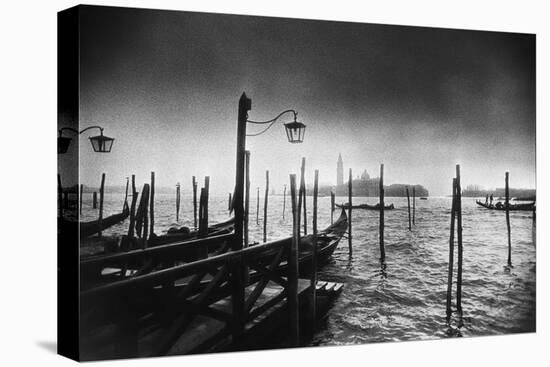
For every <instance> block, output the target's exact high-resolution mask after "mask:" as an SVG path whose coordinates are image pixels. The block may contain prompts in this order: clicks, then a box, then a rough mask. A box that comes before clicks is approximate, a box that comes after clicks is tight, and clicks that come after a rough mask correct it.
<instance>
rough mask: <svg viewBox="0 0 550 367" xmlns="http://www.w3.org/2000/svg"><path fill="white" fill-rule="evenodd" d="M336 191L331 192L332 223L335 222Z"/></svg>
mask: <svg viewBox="0 0 550 367" xmlns="http://www.w3.org/2000/svg"><path fill="white" fill-rule="evenodd" d="M335 196H336V195H334V192H332V191H331V192H330V224H333V223H334V209H335V199H336V197H335Z"/></svg>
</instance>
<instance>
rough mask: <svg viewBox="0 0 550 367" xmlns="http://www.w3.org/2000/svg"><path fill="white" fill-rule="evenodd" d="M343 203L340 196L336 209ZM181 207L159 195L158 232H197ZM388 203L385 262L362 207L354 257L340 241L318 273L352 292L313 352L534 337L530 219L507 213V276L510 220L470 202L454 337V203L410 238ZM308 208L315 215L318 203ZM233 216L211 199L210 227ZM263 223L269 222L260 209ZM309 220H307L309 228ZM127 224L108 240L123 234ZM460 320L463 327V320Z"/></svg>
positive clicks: (274, 201) (440, 207)
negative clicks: (450, 274) (450, 270)
mask: <svg viewBox="0 0 550 367" xmlns="http://www.w3.org/2000/svg"><path fill="white" fill-rule="evenodd" d="M90 196H91V195H90ZM123 197H124V194H107V195H106V199H105V210H106V213H105V215H110V214H114V213H116V212H119V211H120V210H121V208H122V200H123ZM287 200H288V198H287ZM308 200H311V198H308ZM346 200H347V199H346V198H337V199H336V202H344V201H346ZM181 202H182V211H181V212H180V218H182V219H183V220H180V222H179V223H175V192H174V194H162V193H159V194H156V195H155V232H156V233H157V234H161V233H163V232H165V231H166V230H167V229H168V228H169V227H171V226H174V225H180V226H181V225H187V226H192V221H193V214H192V210H193V209H192V205H191V198H190V197H189V196H188V195H187V196H186V195H185V193H184V194H182V199H181ZM261 202H262V203H263V200H261ZM356 202H357V203H358V204H361V203H369V204H374V203H376V202H377V199H376V198H354V204H355V203H356ZM386 202H387V203H388V204H390V203H394V204H395V207H396V209H395V210H392V211H387V212H386V215H385V221H386V230H385V239H384V240H385V246H386V247H385V248H386V259H385V262H383V263H381V262H380V248H379V242H378V241H379V240H378V212H376V211H367V210H359V209H358V210H354V211H353V257H351V258H350V257H349V255H348V247H347V240H345V239H343V240H342V242H341V243H340V245H339V247H338V248H337V249H336V251H335V253H334V255H333V258H332V259H331V261H330V262H329V263H328V264H327V265H326V266H325V267H324V268H323V269H322V270H321V271H320V274H319V278H320V279H323V280H330V281H338V282H342V283H344V284H345V287H344V290H343V292H342V294H341V295H340V297H339V298H338V300H337V301H336V303H335V305H334V307H333V308H332V309H331V310H330V313H329V317H328V319H327V320H326V323H325V326H324V327H322V328H320V330H319V331H318V332H317V333H316V335H315V337H314V340H313V341H312V344H313V345H339V344H351V343H366V342H382V341H398V340H411V339H415V340H416V339H432V338H442V337H448V336H461V335H462V336H476V335H494V334H503V333H517V332H528V331H534V330H535V298H536V297H535V296H536V289H535V281H536V279H535V273H536V256H535V253H536V251H535V225H534V223H533V219H532V213H531V212H510V220H511V225H512V263H513V267H512V268H508V269H506V268H505V265H506V260H507V246H508V244H507V237H506V236H507V234H506V220H505V215H504V213H503V212H496V211H488V210H486V209H483V208H478V207H476V205H475V201H474V199H470V198H463V204H462V208H463V209H462V210H463V228H464V232H463V244H464V267H463V285H462V287H463V297H462V308H463V312H464V315H463V318H462V320H461V321H462V322H463V326H462V327H461V328H460V329H458V328H456V327H455V328H454V329H451V330H450V329H449V328H448V326H447V324H446V320H445V316H446V315H445V299H446V287H447V267H448V263H447V261H448V246H449V244H448V240H449V238H448V236H449V231H450V230H449V224H450V207H451V199H450V198H429V200H419V201H417V203H416V226H414V227H413V230H412V231H409V230H408V214H407V199H406V198H386ZM308 204H309V205H308V207H309V208H311V202H309V203H308ZM282 207H283V205H282V197H279V196H272V197H270V202H269V213H270V214H269V217H268V231H267V233H268V240H269V239H276V238H280V237H285V236H289V235H290V233H291V230H292V219H291V215H290V212H289V211H288V210H289V209H288V207H289V205H288V202H287V215H286V216H285V220H283V219H282ZM226 209H227V197H226V196H225V195H224V196H219V197H216V196H213V197H211V198H210V205H209V217H210V221H211V223H215V222H219V221H223V220H225V219H227V218H228V212H227V210H226ZM255 216H256V210H255V205H251V213H250V217H251V219H252V220H251V221H250V236H251V242H252V241H260V242H261V240H262V224H263V221H262V220H260V221H259V223H260V224H259V225H256V221H255V219H254V218H255ZM259 216H260V218H262V216H263V209H262V207H260V214H259ZM336 216H337V215H336ZM96 217H97V211H96V210H93V209H91V197H90V200H86V199H85V200H84V208H83V220H91V219H96ZM311 222H312V221H311V219H310V220H308V224H311ZM318 222H319V227H320V228H324V227H325V226H327V225H329V224H330V198H329V197H323V198H319V220H318ZM127 226H128V222H127V221H126V222H125V223H122V224H119V225H117V226H115V227H113V228H111V229H109V230H107V231H105V234H121V233H125V232H126V231H127ZM309 232H311V230H309ZM455 278H456V277H455ZM453 292H456V285H455V286H454V288H453ZM454 299H456V297H455V295H454V294H453V300H454ZM453 306H454V305H453ZM453 319H454V322H455V325H456V315H454V317H453Z"/></svg>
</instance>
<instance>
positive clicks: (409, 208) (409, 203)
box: [405, 186, 412, 231]
mask: <svg viewBox="0 0 550 367" xmlns="http://www.w3.org/2000/svg"><path fill="white" fill-rule="evenodd" d="M405 189H406V190H407V209H408V211H409V231H412V227H411V198H410V196H409V186H407V187H406V188H405Z"/></svg>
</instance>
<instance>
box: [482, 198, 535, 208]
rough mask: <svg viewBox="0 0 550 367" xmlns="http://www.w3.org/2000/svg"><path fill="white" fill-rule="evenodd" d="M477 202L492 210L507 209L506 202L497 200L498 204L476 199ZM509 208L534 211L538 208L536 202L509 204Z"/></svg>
mask: <svg viewBox="0 0 550 367" xmlns="http://www.w3.org/2000/svg"><path fill="white" fill-rule="evenodd" d="M476 204H477V205H479V206H482V207H484V208H486V209H490V210H506V204H503V203H502V202H497V203H496V204H487V203H484V202H482V201H479V200H476ZM508 210H516V211H518V210H520V211H533V210H536V203H535V202H532V203H525V204H508Z"/></svg>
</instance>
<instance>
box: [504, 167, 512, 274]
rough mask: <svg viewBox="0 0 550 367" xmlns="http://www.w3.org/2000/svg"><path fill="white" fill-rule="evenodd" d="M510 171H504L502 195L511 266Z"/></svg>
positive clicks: (509, 263)
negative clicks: (503, 197)
mask: <svg viewBox="0 0 550 367" xmlns="http://www.w3.org/2000/svg"><path fill="white" fill-rule="evenodd" d="M509 179H510V172H506V174H505V176H504V184H505V186H504V195H505V198H506V199H505V200H506V201H505V203H504V205H505V206H506V230H507V231H508V266H509V267H511V266H512V231H511V228H510V187H509V184H510V182H509Z"/></svg>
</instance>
